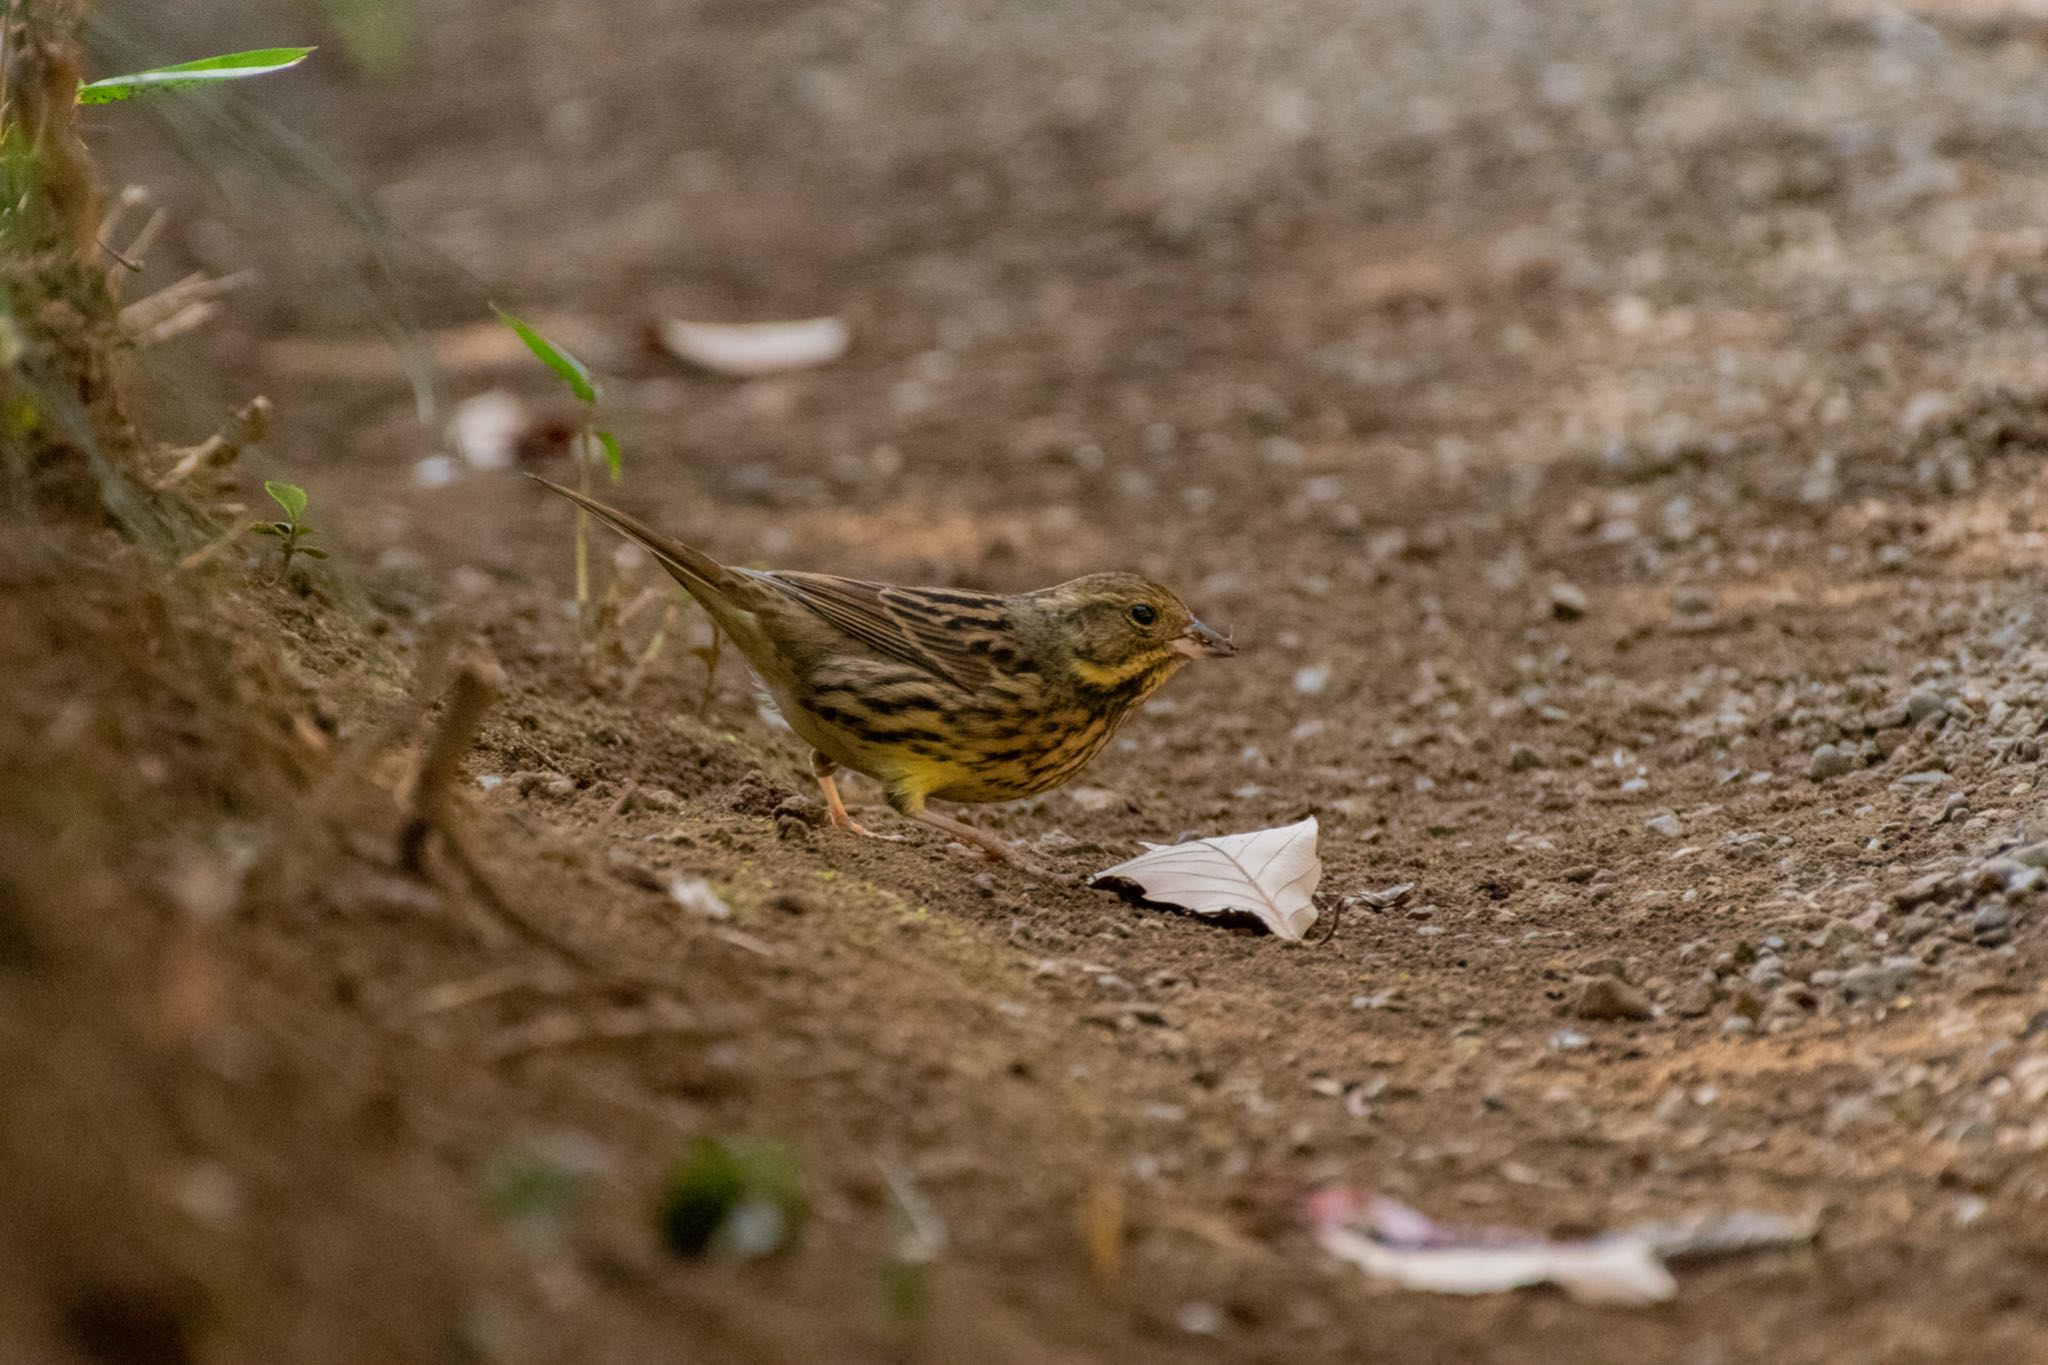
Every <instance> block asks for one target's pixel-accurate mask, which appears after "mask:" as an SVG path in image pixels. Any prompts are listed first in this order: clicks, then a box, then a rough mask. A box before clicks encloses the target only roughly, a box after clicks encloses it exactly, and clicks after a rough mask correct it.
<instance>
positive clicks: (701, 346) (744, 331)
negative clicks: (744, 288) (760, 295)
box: [656, 318, 853, 379]
mask: <svg viewBox="0 0 2048 1365" xmlns="http://www.w3.org/2000/svg"><path fill="white" fill-rule="evenodd" d="M656 335H658V336H659V337H660V339H661V346H662V349H663V350H665V351H667V352H668V353H669V354H670V355H672V356H674V357H675V358H676V359H678V360H682V361H687V362H688V363H689V364H692V365H696V366H699V367H701V368H703V369H706V370H710V371H711V372H712V373H713V374H723V375H731V376H733V377H734V378H737V379H752V378H756V377H758V376H760V375H764V374H779V373H781V372H782V371H784V370H808V369H811V368H813V367H815V366H818V365H829V364H831V363H832V362H833V361H835V360H837V359H839V357H841V356H843V355H845V354H846V348H847V346H848V345H849V344H851V342H852V340H853V333H852V331H851V330H850V329H849V328H848V327H847V325H846V323H845V321H844V320H843V319H840V318H805V319H803V320H801V321H798V322H684V321H681V320H679V319H671V320H670V321H667V322H664V323H662V324H661V325H660V327H659V328H657V329H656Z"/></svg>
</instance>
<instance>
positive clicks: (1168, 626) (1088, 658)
mask: <svg viewBox="0 0 2048 1365" xmlns="http://www.w3.org/2000/svg"><path fill="white" fill-rule="evenodd" d="M1032 596H1034V597H1036V598H1038V599H1039V600H1040V602H1041V604H1042V607H1043V609H1044V610H1045V612H1046V614H1047V615H1048V616H1049V617H1050V618H1051V619H1052V620H1053V622H1054V623H1055V625H1056V627H1057V632H1058V638H1059V639H1060V640H1062V641H1063V642H1064V643H1065V646H1066V651H1067V653H1068V656H1069V662H1070V665H1071V667H1072V670H1073V674H1074V677H1075V679H1076V681H1078V682H1080V683H1082V684H1083V685H1085V686H1088V687H1092V688H1097V689H1101V690H1106V691H1123V690H1125V689H1127V688H1133V687H1139V688H1142V689H1143V690H1145V691H1150V690H1151V688H1152V687H1156V686H1158V684H1159V683H1160V682H1163V681H1164V680H1165V676H1166V675H1168V674H1171V673H1172V672H1173V671H1174V670H1175V669H1177V668H1179V667H1180V666H1181V665H1182V664H1184V663H1186V662H1187V661H1188V660H1190V659H1203V658H1227V657H1229V656H1230V655H1232V654H1235V653H1237V646H1236V645H1235V644H1234V643H1232V642H1231V641H1230V640H1229V639H1228V638H1227V637H1225V636H1223V635H1220V634H1218V633H1217V632H1216V631H1213V630H1211V629H1210V628H1209V627H1207V626H1205V625H1203V624H1202V623H1201V622H1200V621H1198V620H1196V619H1195V614H1194V613H1193V612H1192V611H1189V610H1188V606H1187V603H1185V602H1183V601H1181V600H1180V598H1179V597H1177V596H1176V595H1174V593H1173V592H1171V591H1170V590H1168V589H1166V588H1163V587H1161V586H1160V585H1159V584H1157V583H1154V582H1153V581H1152V580H1150V579H1149V578H1141V577H1140V576H1138V575H1137V574H1129V573H1098V574H1090V575H1088V576H1087V577H1086V578H1076V579H1074V580H1072V581H1071V582H1067V583H1062V584H1060V585H1059V586H1058V587H1053V588H1047V589H1045V590H1044V591H1043V592H1040V593H1034V594H1032Z"/></svg>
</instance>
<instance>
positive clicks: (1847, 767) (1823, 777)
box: [1806, 744, 1856, 782]
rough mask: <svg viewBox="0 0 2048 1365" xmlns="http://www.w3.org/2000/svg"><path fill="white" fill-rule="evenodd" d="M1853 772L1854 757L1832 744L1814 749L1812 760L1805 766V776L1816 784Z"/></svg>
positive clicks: (1854, 769)
mask: <svg viewBox="0 0 2048 1365" xmlns="http://www.w3.org/2000/svg"><path fill="white" fill-rule="evenodd" d="M1854 771H1856V759H1855V757H1854V756H1853V755H1851V754H1849V753H1847V752H1846V751H1844V750H1842V749H1839V748H1837V747H1835V746H1834V745H1832V744H1823V745H1821V746H1820V747H1819V748H1818V749H1815V750H1814V751H1813V758H1812V760H1811V761H1810V762H1809V763H1808V764H1807V765H1806V775H1807V776H1808V777H1811V778H1812V779H1813V780H1814V781H1816V782H1826V781H1828V780H1829V779H1831V778H1836V777H1842V776H1846V775H1847V774H1849V773H1852V772H1854Z"/></svg>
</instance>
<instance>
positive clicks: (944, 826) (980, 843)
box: [904, 806, 1072, 881]
mask: <svg viewBox="0 0 2048 1365" xmlns="http://www.w3.org/2000/svg"><path fill="white" fill-rule="evenodd" d="M904 813H905V814H906V815H908V816H909V817H910V818H911V819H913V820H921V821H923V822H924V823H925V824H927V825H930V826H931V827H932V828H933V829H936V830H943V831H944V832H945V833H947V834H950V835H952V836H953V837H954V838H955V839H958V840H959V841H960V842H961V843H963V844H967V845H969V846H971V847H973V848H978V849H980V850H981V851H982V852H983V853H986V854H987V855H988V856H989V857H991V858H994V859H996V860H998V861H999V862H1005V863H1008V864H1010V865H1011V866H1012V867H1017V868H1021V869H1022V870H1024V871H1026V872H1029V873H1030V874H1031V875H1032V876H1034V877H1041V878H1044V879H1045V880H1047V881H1069V880H1072V879H1071V878H1068V877H1064V876H1062V875H1061V874H1060V873H1057V872H1048V871H1047V870H1046V869H1044V868H1042V867H1040V866H1038V865H1037V864H1036V863H1033V862H1032V861H1031V860H1030V859H1028V858H1026V857H1025V856H1024V855H1023V854H1022V853H1020V852H1018V851H1017V849H1016V847H1015V846H1014V845H1012V844H1011V843H1010V842H1009V841H1008V840H1005V839H1000V838H997V837H996V836H995V835H993V834H990V833H989V832H988V831H987V830H985V829H976V828H975V827H974V826H973V825H970V824H968V823H967V822H966V821H965V820H955V819H954V818H953V817H952V816H950V815H941V814H939V813H938V812H937V811H935V810H926V809H925V808H924V807H922V806H920V807H918V808H917V809H916V810H913V811H906V812H904Z"/></svg>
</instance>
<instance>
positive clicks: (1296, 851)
mask: <svg viewBox="0 0 2048 1365" xmlns="http://www.w3.org/2000/svg"><path fill="white" fill-rule="evenodd" d="M1145 849H1146V851H1145V852H1143V853H1141V854H1139V855H1138V856H1137V857H1135V858H1132V859H1131V860H1130V861H1128V862H1122V863H1118V864H1117V865H1116V866H1115V867H1111V868H1105V869H1104V870H1102V871H1101V872H1098V873H1096V874H1095V875H1094V876H1093V877H1091V878H1089V882H1090V884H1091V885H1092V884H1094V883H1099V882H1103V881H1125V882H1130V883H1132V884H1133V885H1135V886H1136V887H1137V888H1138V889H1139V890H1140V891H1141V892H1142V893H1143V894H1144V896H1145V899H1147V900H1151V901H1159V902H1161V903H1163V904H1166V905H1177V906H1179V907H1181V908H1182V909H1184V910H1192V911H1194V912H1195V913H1196V914H1198V915H1223V914H1233V913H1234V914H1245V915H1253V916H1256V917H1257V918H1258V920H1259V922H1260V923H1262V924H1264V925H1265V926H1266V927H1267V928H1268V929H1270V930H1272V931H1273V934H1274V936H1275V937H1277V938H1284V939H1290V940H1299V939H1300V938H1301V936H1302V934H1303V933H1304V932H1305V931H1306V930H1307V929H1308V927H1309V925H1311V924H1314V923H1315V920H1316V906H1315V890H1316V883H1317V882H1319V881H1321V880H1322V876H1323V864H1322V860H1321V859H1320V858H1318V857H1317V856H1316V818H1315V817H1314V816H1313V815H1311V816H1310V817H1309V818H1308V819H1306V820H1303V821H1302V822H1301V823H1299V824H1295V825H1282V826H1280V827H1279V828H1278V829H1262V830H1256V831H1254V832H1252V833H1250V834H1225V835H1219V836H1218V837H1216V838H1214V839H1197V840H1195V841H1194V842H1193V843H1186V844H1171V845H1164V844H1147V845H1145Z"/></svg>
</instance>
